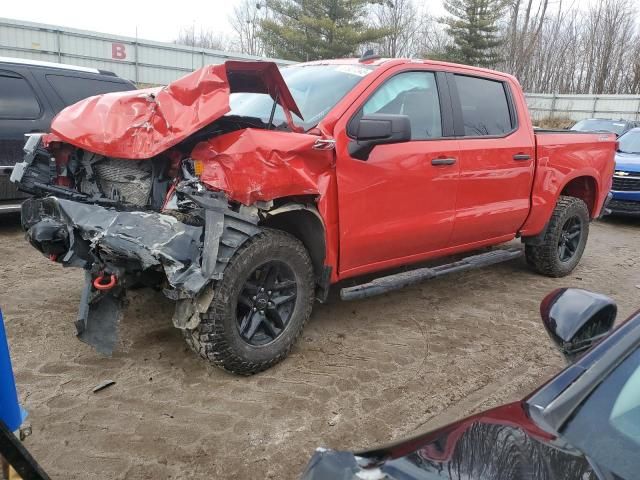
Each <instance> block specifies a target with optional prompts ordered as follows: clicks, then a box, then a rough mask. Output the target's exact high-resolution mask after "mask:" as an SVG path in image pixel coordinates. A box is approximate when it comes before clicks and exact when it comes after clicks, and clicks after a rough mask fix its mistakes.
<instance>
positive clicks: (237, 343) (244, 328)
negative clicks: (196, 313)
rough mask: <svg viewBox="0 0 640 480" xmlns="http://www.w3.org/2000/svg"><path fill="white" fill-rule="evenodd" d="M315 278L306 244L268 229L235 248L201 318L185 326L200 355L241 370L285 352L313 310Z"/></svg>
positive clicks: (258, 366)
mask: <svg viewBox="0 0 640 480" xmlns="http://www.w3.org/2000/svg"><path fill="white" fill-rule="evenodd" d="M313 301H314V280H313V267H312V264H311V259H310V258H309V254H308V253H307V251H306V249H305V248H304V246H303V245H302V243H301V242H300V241H299V240H298V239H296V238H295V237H293V236H291V235H289V234H287V233H285V232H281V231H278V230H271V229H265V230H264V231H263V232H261V233H260V234H258V235H256V236H254V237H252V238H250V239H249V240H247V241H246V243H245V244H244V245H243V246H242V247H240V249H239V250H238V251H237V252H236V253H235V255H234V256H233V258H232V259H231V261H230V262H229V265H228V266H227V268H226V270H225V272H224V275H223V278H222V280H221V281H220V282H219V283H218V284H217V285H216V287H215V291H214V297H213V300H212V302H211V305H210V306H209V309H208V310H207V312H206V313H204V314H202V316H201V322H200V325H198V327H196V328H195V329H193V330H184V335H185V339H186V341H187V343H188V344H189V346H190V347H191V348H192V349H193V350H194V351H195V352H197V353H198V354H199V355H200V356H201V357H203V358H204V359H206V360H208V361H210V362H211V363H213V364H215V365H217V366H219V367H222V368H223V369H225V370H227V371H230V372H233V373H237V374H240V375H251V374H254V373H257V372H260V371H262V370H265V369H267V368H269V367H271V366H272V365H274V364H275V363H277V362H279V361H280V360H282V359H283V358H284V357H286V356H287V354H288V353H289V350H291V347H292V346H293V344H294V343H295V341H296V339H297V338H298V336H299V335H300V333H301V332H302V328H303V326H304V324H305V322H306V321H307V319H308V318H309V316H310V315H311V309H312V307H313Z"/></svg>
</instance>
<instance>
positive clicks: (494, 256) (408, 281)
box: [340, 248, 524, 300]
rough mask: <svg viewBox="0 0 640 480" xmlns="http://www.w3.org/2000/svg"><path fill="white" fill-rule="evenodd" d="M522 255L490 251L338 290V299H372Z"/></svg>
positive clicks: (505, 251)
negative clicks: (450, 274)
mask: <svg viewBox="0 0 640 480" xmlns="http://www.w3.org/2000/svg"><path fill="white" fill-rule="evenodd" d="M523 254H524V251H523V250H522V249H520V248H512V249H509V250H492V251H490V252H486V253H480V254H478V255H472V256H470V257H467V258H463V259H462V260H458V261H457V262H453V263H447V264H444V265H438V266H437V267H425V268H418V269H416V270H411V271H409V272H400V273H396V274H394V275H388V276H386V277H380V278H376V279H375V280H373V281H371V282H369V283H364V284H362V285H356V286H354V287H346V288H343V289H342V290H340V298H342V300H358V299H361V298H367V297H373V296H374V295H380V294H382V293H387V292H391V291H393V290H399V289H401V288H403V287H407V286H409V285H415V284H416V283H420V282H422V281H424V280H429V279H432V278H437V277H441V276H443V275H446V274H448V273H454V272H463V271H465V270H471V269H474V268H480V267H486V266H488V265H493V264H496V263H501V262H507V261H509V260H513V259H515V258H518V257H521V256H522V255H523Z"/></svg>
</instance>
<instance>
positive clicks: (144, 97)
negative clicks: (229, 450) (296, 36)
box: [51, 61, 302, 159]
mask: <svg viewBox="0 0 640 480" xmlns="http://www.w3.org/2000/svg"><path fill="white" fill-rule="evenodd" d="M236 92H251V93H265V94H268V95H270V96H271V97H272V98H273V99H274V100H276V101H277V102H278V103H279V104H280V105H281V106H282V107H283V109H284V111H285V115H286V116H287V119H288V121H289V122H290V123H292V121H291V112H292V113H295V114H296V115H298V117H300V118H302V115H301V114H300V110H299V109H298V106H297V105H296V102H295V100H294V99H293V96H292V95H291V92H290V91H289V89H288V88H287V85H286V84H285V81H284V79H283V78H282V75H281V74H280V70H278V66H277V65H276V64H275V63H273V62H238V61H228V62H226V63H224V64H222V65H209V66H206V67H203V68H201V69H200V70H196V71H195V72H193V73H190V74H189V75H186V76H184V77H182V78H180V79H178V80H176V81H175V82H172V83H170V84H169V85H167V86H166V87H158V88H147V89H144V90H133V91H127V92H113V93H105V94H103V95H97V96H94V97H89V98H87V99H85V100H81V101H80V102H78V103H76V104H74V105H71V106H70V107H67V108H65V109H64V110H63V111H62V112H60V113H59V114H58V115H57V116H56V117H55V118H54V119H53V122H52V124H51V131H52V133H53V134H54V135H55V136H56V137H57V138H58V139H60V140H63V141H65V142H67V143H70V144H71V145H74V146H76V147H78V148H82V149H84V150H88V151H90V152H93V153H97V154H100V155H104V156H107V157H113V158H125V159H146V158H151V157H154V156H156V155H158V154H159V153H162V152H163V151H165V150H168V149H169V148H171V147H172V146H174V145H176V144H177V143H179V142H180V141H182V140H184V139H185V138H187V137H188V136H189V135H191V134H192V133H194V132H196V131H197V130H199V129H201V128H202V127H204V126H206V125H208V124H210V123H211V122H213V121H215V120H217V119H218V118H220V117H222V116H223V115H224V114H226V113H227V112H229V110H230V107H229V95H230V94H231V93H236Z"/></svg>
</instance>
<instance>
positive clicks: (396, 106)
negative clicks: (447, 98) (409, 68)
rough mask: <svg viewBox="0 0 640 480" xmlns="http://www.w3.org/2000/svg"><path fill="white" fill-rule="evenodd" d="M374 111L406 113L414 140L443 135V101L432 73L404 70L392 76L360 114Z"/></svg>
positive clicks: (368, 101)
mask: <svg viewBox="0 0 640 480" xmlns="http://www.w3.org/2000/svg"><path fill="white" fill-rule="evenodd" d="M372 113H387V114H398V115H407V116H408V117H409V120H410V122H411V140H426V139H431V138H440V137H442V119H441V116H440V102H439V100H438V89H437V87H436V77H435V75H434V74H433V73H432V72H405V73H400V74H398V75H395V76H394V77H392V78H390V79H389V80H388V81H387V82H385V83H384V84H383V85H382V86H381V87H380V88H378V90H377V91H376V92H375V93H374V94H373V95H372V96H371V98H369V100H367V102H366V103H365V104H364V105H363V107H362V110H361V111H360V114H359V116H361V115H370V114H372Z"/></svg>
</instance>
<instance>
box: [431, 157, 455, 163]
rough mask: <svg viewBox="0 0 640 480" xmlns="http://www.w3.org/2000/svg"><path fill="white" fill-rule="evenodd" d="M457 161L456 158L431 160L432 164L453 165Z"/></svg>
mask: <svg viewBox="0 0 640 480" xmlns="http://www.w3.org/2000/svg"><path fill="white" fill-rule="evenodd" d="M454 163H456V159H455V158H434V159H432V160H431V165H453V164H454Z"/></svg>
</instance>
